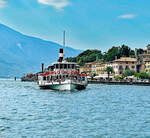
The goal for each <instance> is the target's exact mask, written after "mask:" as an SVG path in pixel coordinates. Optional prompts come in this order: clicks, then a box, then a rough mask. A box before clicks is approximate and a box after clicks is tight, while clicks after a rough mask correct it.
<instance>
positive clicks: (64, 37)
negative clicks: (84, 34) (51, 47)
mask: <svg viewBox="0 0 150 138" xmlns="http://www.w3.org/2000/svg"><path fill="white" fill-rule="evenodd" d="M65 35H66V31H64V33H63V46H64V47H65V45H66V44H65V39H66V36H65Z"/></svg>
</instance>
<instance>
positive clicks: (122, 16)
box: [119, 14, 136, 19]
mask: <svg viewBox="0 0 150 138" xmlns="http://www.w3.org/2000/svg"><path fill="white" fill-rule="evenodd" d="M135 17H136V15H135V14H124V15H120V16H119V18H121V19H133V18H135Z"/></svg>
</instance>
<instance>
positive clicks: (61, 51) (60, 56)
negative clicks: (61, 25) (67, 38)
mask: <svg viewBox="0 0 150 138" xmlns="http://www.w3.org/2000/svg"><path fill="white" fill-rule="evenodd" d="M63 60H64V49H63V48H60V49H59V59H58V62H62V61H63Z"/></svg>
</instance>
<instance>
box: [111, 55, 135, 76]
mask: <svg viewBox="0 0 150 138" xmlns="http://www.w3.org/2000/svg"><path fill="white" fill-rule="evenodd" d="M136 62H137V60H136V58H131V57H121V58H120V59H116V60H114V61H113V63H112V67H113V70H114V73H115V75H119V74H122V73H123V72H124V71H126V70H134V71H135V72H136Z"/></svg>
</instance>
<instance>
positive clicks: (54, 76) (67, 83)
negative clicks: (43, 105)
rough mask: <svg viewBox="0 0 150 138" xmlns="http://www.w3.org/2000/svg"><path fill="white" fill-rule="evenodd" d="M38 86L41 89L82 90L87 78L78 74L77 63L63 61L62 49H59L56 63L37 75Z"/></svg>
mask: <svg viewBox="0 0 150 138" xmlns="http://www.w3.org/2000/svg"><path fill="white" fill-rule="evenodd" d="M38 85H39V87H40V88H43V89H54V90H74V89H77V90H82V89H85V88H86V86H87V77H86V74H85V73H81V74H80V73H79V65H78V64H77V63H72V62H67V61H65V60H64V49H62V48H61V49H60V51H59V59H58V61H57V62H55V63H53V64H52V65H51V66H48V68H46V69H45V70H44V71H43V72H42V73H40V74H39V75H38Z"/></svg>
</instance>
